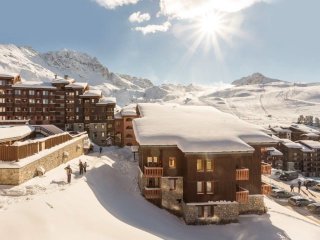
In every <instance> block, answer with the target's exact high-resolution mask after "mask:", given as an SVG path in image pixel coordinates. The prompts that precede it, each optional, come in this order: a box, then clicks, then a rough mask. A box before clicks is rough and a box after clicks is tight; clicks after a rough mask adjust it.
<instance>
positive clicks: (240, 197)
mask: <svg viewBox="0 0 320 240" xmlns="http://www.w3.org/2000/svg"><path fill="white" fill-rule="evenodd" d="M248 198H249V191H248V190H247V189H244V188H241V187H240V188H239V190H238V191H237V192H236V201H237V202H238V203H247V202H248Z"/></svg>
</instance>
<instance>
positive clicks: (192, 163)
mask: <svg viewBox="0 0 320 240" xmlns="http://www.w3.org/2000/svg"><path fill="white" fill-rule="evenodd" d="M138 115H139V118H136V119H134V120H133V126H134V133H135V136H136V140H137V142H138V144H139V187H140V190H141V193H142V194H143V195H144V197H145V198H146V199H148V200H149V201H151V202H153V203H154V204H156V205H158V206H161V207H163V208H165V209H167V210H169V211H171V212H174V213H175V214H178V215H182V216H183V217H184V219H185V221H186V222H187V223H188V224H198V223H211V222H212V223H216V222H232V221H236V220H237V217H238V215H239V214H241V213H262V212H264V203H263V197H262V193H266V192H268V191H270V186H268V185H266V184H263V183H262V182H261V174H263V173H265V174H270V172H271V166H270V165H268V164H265V163H262V162H261V154H262V150H263V149H265V148H266V147H272V146H275V145H276V144H277V141H275V140H274V139H273V138H271V137H270V136H268V135H267V134H265V133H264V132H263V131H262V129H260V128H259V127H256V126H254V125H251V124H248V123H246V122H244V121H242V120H240V119H238V118H236V117H234V116H232V115H230V114H226V113H222V112H220V111H219V110H217V109H215V108H213V107H205V106H181V105H172V104H138Z"/></svg>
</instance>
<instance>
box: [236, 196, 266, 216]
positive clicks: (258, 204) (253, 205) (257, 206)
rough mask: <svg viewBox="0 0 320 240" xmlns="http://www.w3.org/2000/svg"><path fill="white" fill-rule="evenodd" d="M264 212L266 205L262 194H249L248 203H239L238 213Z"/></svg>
mask: <svg viewBox="0 0 320 240" xmlns="http://www.w3.org/2000/svg"><path fill="white" fill-rule="evenodd" d="M265 212H266V207H265V205H264V201H263V195H260V194H257V195H249V198H248V203H246V204H243V203H240V204H239V213H240V214H251V213H254V214H263V213H265Z"/></svg>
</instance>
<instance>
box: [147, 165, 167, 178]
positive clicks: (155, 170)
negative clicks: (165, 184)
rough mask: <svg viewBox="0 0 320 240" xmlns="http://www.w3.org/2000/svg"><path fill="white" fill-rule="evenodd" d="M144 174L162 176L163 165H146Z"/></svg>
mask: <svg viewBox="0 0 320 240" xmlns="http://www.w3.org/2000/svg"><path fill="white" fill-rule="evenodd" d="M143 174H144V176H145V177H162V176H163V167H146V166H145V167H144V171H143Z"/></svg>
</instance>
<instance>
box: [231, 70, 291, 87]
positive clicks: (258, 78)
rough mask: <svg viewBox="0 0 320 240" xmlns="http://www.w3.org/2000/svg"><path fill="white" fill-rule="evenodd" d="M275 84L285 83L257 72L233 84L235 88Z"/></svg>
mask: <svg viewBox="0 0 320 240" xmlns="http://www.w3.org/2000/svg"><path fill="white" fill-rule="evenodd" d="M275 82H278V83H280V82H285V81H282V80H279V79H273V78H268V77H266V76H264V75H263V74H261V73H259V72H256V73H253V74H251V75H250V76H247V77H243V78H241V79H238V80H235V81H233V82H232V84H233V85H235V86H243V85H254V84H267V83H275Z"/></svg>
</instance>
